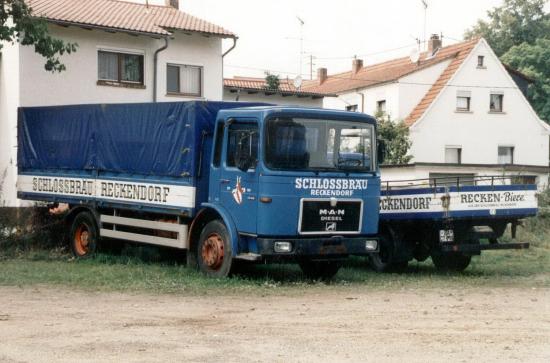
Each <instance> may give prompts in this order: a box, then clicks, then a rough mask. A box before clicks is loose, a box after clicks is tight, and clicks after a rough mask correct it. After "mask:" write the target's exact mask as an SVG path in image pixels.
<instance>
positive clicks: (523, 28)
mask: <svg viewBox="0 0 550 363" xmlns="http://www.w3.org/2000/svg"><path fill="white" fill-rule="evenodd" d="M546 3H547V0H504V4H503V5H502V6H500V7H496V8H494V9H493V10H489V11H488V12H487V14H488V16H489V21H485V20H478V22H477V24H476V25H474V26H473V28H472V29H470V30H468V31H466V34H465V35H464V37H465V38H466V39H471V38H473V37H477V36H480V37H483V38H485V39H486V40H487V42H489V44H490V45H491V48H493V51H494V52H495V53H496V54H497V55H498V56H499V57H500V56H502V55H504V54H505V53H506V52H507V51H508V50H509V49H510V48H512V47H513V46H516V45H520V44H523V43H528V44H534V43H535V41H536V40H537V39H539V38H547V37H549V36H550V16H549V14H547V13H546V12H545V11H544V6H545V4H546Z"/></svg>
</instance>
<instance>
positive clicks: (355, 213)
mask: <svg viewBox="0 0 550 363" xmlns="http://www.w3.org/2000/svg"><path fill="white" fill-rule="evenodd" d="M210 159H211V160H210V174H209V195H208V201H207V202H206V203H203V205H202V207H204V208H213V209H215V210H216V211H217V213H219V214H220V215H222V217H223V221H224V224H225V227H226V228H227V229H228V231H226V233H228V234H229V237H230V239H232V243H231V249H232V255H233V257H234V258H236V259H247V260H256V261H265V260H279V261H281V260H282V261H284V260H293V261H297V262H298V263H300V266H301V267H302V269H303V270H304V272H305V273H306V274H311V275H315V276H318V277H323V276H325V275H333V274H335V273H336V271H338V268H339V260H341V259H342V258H344V257H347V256H348V255H352V254H353V255H366V254H369V253H372V252H376V251H377V248H378V244H377V240H376V237H375V236H376V234H377V232H378V218H379V217H378V215H379V196H380V174H379V168H378V165H377V153H376V122H375V120H374V119H373V118H372V117H370V116H367V115H364V114H359V113H351V112H342V111H329V110H319V109H307V108H289V107H249V108H237V109H229V110H221V111H220V112H219V113H218V117H217V119H216V123H215V131H214V135H213V146H212V155H211V158H210ZM230 229H233V230H234V233H231V231H229V230H230ZM231 235H233V238H231ZM219 237H221V234H220V235H219ZM205 238H208V236H206V237H201V241H199V242H202V245H203V247H202V248H199V250H198V253H199V254H202V256H199V262H201V260H202V264H203V265H205V261H206V265H205V266H203V268H206V269H207V270H208V269H209V268H211V269H213V270H215V269H216V268H221V266H220V261H219V260H218V259H216V258H213V257H212V255H214V257H215V256H219V255H220V254H222V255H223V254H224V251H219V249H220V248H224V247H223V246H221V244H220V243H215V240H216V238H214V242H212V243H209V246H206V251H205V247H204V246H205V245H204V243H203V242H204V241H203V239H205ZM221 239H223V238H221ZM207 244H208V243H207ZM225 248H227V247H225ZM216 249H218V251H216ZM205 252H206V254H205ZM225 254H226V255H227V251H225ZM208 261H210V262H208ZM209 263H210V265H208V264H209Z"/></svg>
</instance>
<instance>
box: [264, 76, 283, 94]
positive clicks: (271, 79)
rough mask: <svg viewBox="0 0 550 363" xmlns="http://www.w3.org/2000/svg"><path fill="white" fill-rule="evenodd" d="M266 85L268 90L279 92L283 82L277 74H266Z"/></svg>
mask: <svg viewBox="0 0 550 363" xmlns="http://www.w3.org/2000/svg"><path fill="white" fill-rule="evenodd" d="M265 83H266V84H267V88H268V89H272V90H278V89H279V85H280V84H281V80H280V79H279V76H278V75H276V74H271V73H269V72H266V73H265Z"/></svg>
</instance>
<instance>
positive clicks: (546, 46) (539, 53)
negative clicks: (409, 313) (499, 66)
mask: <svg viewBox="0 0 550 363" xmlns="http://www.w3.org/2000/svg"><path fill="white" fill-rule="evenodd" d="M502 61H503V62H504V63H506V64H508V65H509V66H511V67H513V68H515V69H518V70H520V71H521V72H523V73H524V74H525V75H527V76H529V77H531V78H533V79H534V83H533V84H531V85H530V86H529V89H528V97H529V100H530V101H531V103H532V104H533V108H534V109H535V111H537V113H538V114H539V115H540V117H541V118H542V119H544V120H546V121H547V122H548V121H550V39H537V40H536V41H535V43H534V44H528V43H522V44H521V45H516V46H514V47H512V48H510V50H508V51H507V52H506V53H505V54H504V55H503V56H502Z"/></svg>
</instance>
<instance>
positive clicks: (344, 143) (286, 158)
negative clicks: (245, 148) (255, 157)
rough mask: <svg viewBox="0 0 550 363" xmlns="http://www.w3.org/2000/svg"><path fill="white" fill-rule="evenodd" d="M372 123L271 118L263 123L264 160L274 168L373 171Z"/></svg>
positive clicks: (269, 166) (268, 165)
mask: <svg viewBox="0 0 550 363" xmlns="http://www.w3.org/2000/svg"><path fill="white" fill-rule="evenodd" d="M373 137H374V126H373V125H370V124H368V123H361V122H350V121H339V120H321V119H305V118H288V117H286V118H285V117H280V118H274V119H271V120H269V121H268V122H267V125H266V153H265V163H266V165H267V167H268V168H270V169H277V170H314V171H335V170H342V171H358V172H369V171H373V170H374V165H373V160H374V158H373V145H374V142H373Z"/></svg>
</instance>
